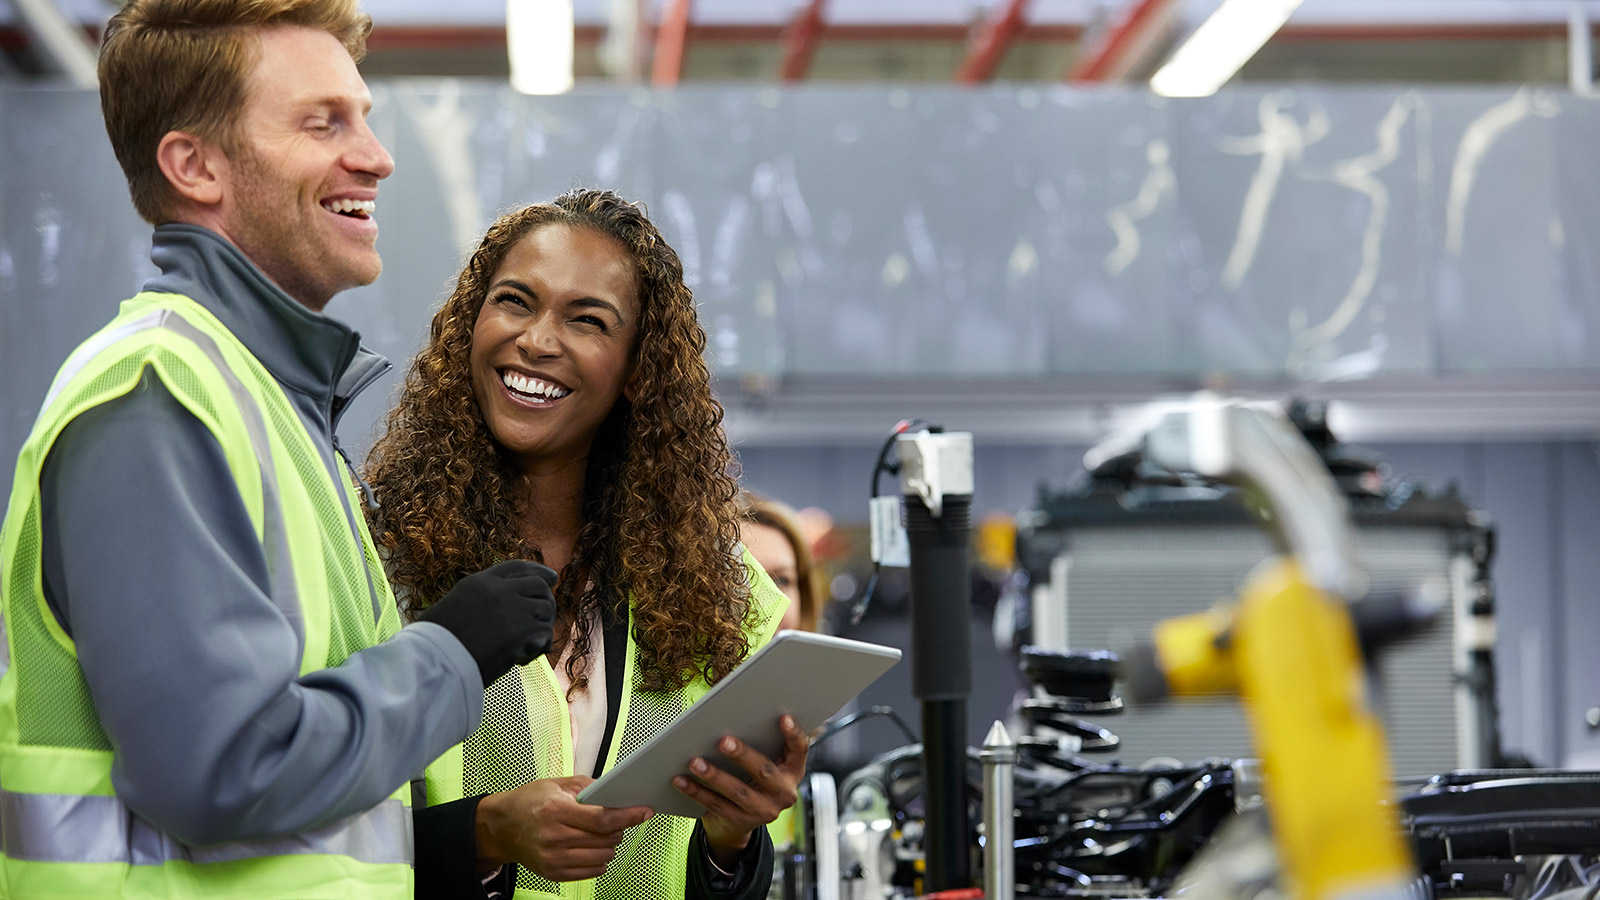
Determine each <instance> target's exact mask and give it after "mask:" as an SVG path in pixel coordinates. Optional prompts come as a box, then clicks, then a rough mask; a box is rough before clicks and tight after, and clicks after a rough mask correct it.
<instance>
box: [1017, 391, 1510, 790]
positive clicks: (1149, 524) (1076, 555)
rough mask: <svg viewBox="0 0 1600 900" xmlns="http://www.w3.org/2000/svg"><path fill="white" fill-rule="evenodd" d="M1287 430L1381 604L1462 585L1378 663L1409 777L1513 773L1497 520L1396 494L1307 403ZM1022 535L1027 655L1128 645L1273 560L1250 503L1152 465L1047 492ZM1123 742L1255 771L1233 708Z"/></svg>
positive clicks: (1097, 473) (1143, 724)
mask: <svg viewBox="0 0 1600 900" xmlns="http://www.w3.org/2000/svg"><path fill="white" fill-rule="evenodd" d="M1288 421H1289V422H1290V423H1292V424H1293V426H1294V427H1295V428H1296V429H1297V430H1298V432H1299V433H1300V434H1301V435H1302V436H1303V437H1304V438H1305V440H1306V442H1307V443H1308V445H1309V446H1310V447H1311V448H1313V449H1314V450H1315V452H1316V455H1317V457H1318V459H1319V460H1320V463H1321V465H1323V466H1325V467H1326V470H1327V471H1328V472H1329V473H1330V475H1331V476H1332V478H1333V482H1334V484H1336V485H1337V487H1338V491H1339V493H1340V495H1341V496H1342V497H1343V500H1344V502H1345V503H1346V504H1348V507H1349V510H1350V516H1351V518H1352V520H1353V521H1354V523H1355V538H1354V539H1355V545H1354V548H1353V551H1354V554H1355V555H1356V556H1357V557H1358V558H1359V559H1360V560H1361V562H1362V566H1363V568H1364V570H1365V572H1366V577H1367V579H1368V583H1369V585H1370V590H1371V591H1372V592H1373V593H1375V594H1379V595H1383V594H1389V595H1396V594H1404V592H1406V591H1407V590H1409V589H1411V588H1412V587H1414V586H1416V585H1419V584H1422V583H1425V582H1437V583H1439V584H1441V585H1448V595H1449V596H1448V599H1449V603H1448V606H1447V608H1446V609H1445V610H1444V611H1443V612H1442V615H1441V621H1440V623H1439V626H1438V627H1436V628H1435V629H1433V630H1432V631H1430V632H1428V633H1427V634H1424V635H1422V636H1419V637H1417V638H1415V639H1413V640H1410V641H1408V642H1407V643H1405V644H1403V645H1400V646H1397V647H1395V648H1393V649H1392V650H1390V651H1388V652H1386V653H1385V654H1384V655H1383V656H1382V657H1381V658H1380V659H1379V660H1378V661H1377V662H1376V666H1377V673H1376V674H1377V679H1376V681H1377V684H1378V686H1379V694H1378V702H1379V703H1380V704H1381V705H1382V708H1383V711H1384V715H1385V717H1386V720H1387V722H1388V728H1389V731H1390V736H1391V739H1392V742H1393V746H1394V748H1395V749H1394V766H1395V769H1396V771H1397V772H1399V773H1401V774H1404V775H1424V774H1430V773H1433V772H1440V771H1445V770H1448V769H1454V768H1479V767H1494V766H1501V765H1504V764H1506V762H1507V756H1506V754H1505V751H1504V750H1503V749H1502V748H1501V746H1500V741H1499V735H1498V726H1497V722H1498V717H1497V714H1496V710H1495V678H1494V666H1493V663H1492V659H1491V651H1492V649H1493V634H1494V592H1493V585H1492V583H1491V580H1490V575H1489V572H1490V564H1491V562H1492V560H1493V552H1494V531H1493V528H1492V526H1491V525H1490V523H1489V520H1488V517H1487V516H1486V515H1485V514H1483V513H1482V512H1481V511H1479V510H1475V509H1473V508H1472V507H1470V506H1469V505H1468V504H1467V503H1466V501H1465V500H1463V499H1462V498H1461V497H1460V496H1459V494H1457V493H1455V492H1454V491H1446V492H1442V493H1430V492H1429V491H1428V490H1427V489H1426V488H1424V487H1422V486H1420V485H1415V484H1411V483H1407V482H1403V481H1400V482H1396V481H1386V480H1385V479H1384V478H1383V477H1382V475H1381V474H1380V466H1381V462H1382V461H1381V459H1379V458H1378V457H1377V455H1376V454H1374V453H1372V452H1371V451H1368V450H1365V449H1363V448H1360V447H1355V446H1351V445H1348V444H1344V443H1342V442H1340V441H1338V440H1337V439H1336V438H1335V436H1334V435H1333V433H1332V431H1331V430H1330V428H1329V426H1328V423H1327V416H1326V406H1325V404H1322V403H1320V402H1316V401H1297V402H1295V403H1293V404H1292V405H1291V406H1290V408H1289V410H1288ZM1018 519H1019V522H1020V525H1019V534H1018V547H1019V560H1020V565H1021V567H1022V569H1023V571H1024V572H1025V573H1026V575H1027V592H1028V597H1029V602H1028V604H1027V605H1026V606H1024V607H1019V608H1018V609H1017V613H1018V615H1019V616H1020V618H1021V624H1019V625H1018V627H1017V628H1016V637H1015V639H1014V640H1015V641H1016V643H1017V645H1018V646H1021V645H1022V644H1025V643H1026V644H1032V645H1035V646H1039V647H1045V648H1054V649H1060V650H1066V649H1070V648H1075V647H1104V646H1116V645H1120V644H1122V643H1125V642H1126V640H1127V638H1128V637H1129V636H1131V635H1133V634H1136V633H1140V632H1141V631H1142V630H1143V629H1144V628H1146V627H1148V624H1149V623H1150V622H1151V621H1155V620H1158V619H1163V618H1168V617H1173V616H1179V615H1183V614H1185V613H1188V612H1192V611H1194V610H1197V609H1204V608H1206V607H1208V606H1210V605H1211V604H1213V603H1214V602H1216V601H1217V600H1218V599H1220V598H1222V597H1226V596H1231V595H1232V593H1233V591H1234V587H1235V586H1236V585H1237V584H1239V583H1240V582H1241V581H1242V580H1243V579H1244V578H1245V577H1246V576H1247V575H1248V574H1249V573H1250V572H1251V570H1252V569H1254V568H1255V566H1256V565H1257V564H1258V563H1259V562H1260V561H1261V560H1262V559H1263V558H1265V557H1266V556H1268V555H1269V554H1270V553H1272V552H1273V551H1274V547H1273V543H1272V537H1271V535H1270V534H1269V533H1267V532H1264V531H1262V529H1261V528H1259V527H1257V525H1256V524H1255V522H1254V516H1253V515H1252V510H1251V501H1250V498H1249V497H1248V494H1247V492H1246V491H1244V490H1242V489H1241V488H1238V487H1235V486H1228V485H1218V484H1215V483H1207V482H1203V481H1201V480H1198V479H1194V478H1192V477H1185V476H1181V475H1175V474H1173V473H1172V472H1170V471H1168V470H1165V469H1162V468H1160V467H1158V466H1155V465H1152V464H1151V463H1149V461H1148V460H1145V459H1144V458H1142V457H1138V458H1134V457H1119V458H1111V459H1107V460H1104V461H1103V462H1101V463H1100V464H1099V465H1098V467H1097V468H1095V469H1094V470H1093V471H1092V472H1089V473H1088V474H1087V477H1086V478H1084V479H1083V480H1082V481H1081V482H1080V483H1079V484H1078V486H1076V487H1074V488H1069V489H1067V490H1063V491H1051V490H1043V491H1041V496H1040V499H1039V502H1038V504H1037V506H1036V507H1034V508H1033V509H1030V510H1027V511H1025V512H1023V513H1022V514H1021V515H1020V516H1019V517H1018ZM1117 733H1118V736H1119V737H1120V738H1121V740H1122V748H1123V749H1122V752H1123V753H1125V754H1127V755H1128V756H1129V757H1131V758H1140V757H1142V756H1153V755H1158V754H1160V755H1169V756H1176V757H1179V758H1182V759H1201V758H1205V757H1208V756H1224V757H1239V756H1249V755H1251V754H1250V735H1249V730H1248V728H1247V727H1246V723H1245V719H1244V715H1243V712H1242V710H1241V709H1240V707H1239V705H1238V702H1237V701H1236V700H1233V699H1230V698H1225V697H1218V698H1215V699H1209V700H1206V701H1203V702H1195V703H1186V704H1173V705H1168V706H1163V707H1161V708H1159V709H1139V708H1134V709H1130V710H1129V711H1128V712H1127V713H1126V714H1125V715H1124V716H1122V718H1121V719H1119V721H1118V723H1117Z"/></svg>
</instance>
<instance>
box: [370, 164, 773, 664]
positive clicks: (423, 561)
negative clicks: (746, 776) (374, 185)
mask: <svg viewBox="0 0 1600 900" xmlns="http://www.w3.org/2000/svg"><path fill="white" fill-rule="evenodd" d="M554 223H560V224H565V225H569V226H572V227H576V228H588V229H593V230H594V231H596V232H599V233H601V234H604V235H607V236H609V237H611V238H612V239H613V240H615V241H616V242H617V243H618V244H620V245H621V246H622V247H623V248H625V249H626V250H627V252H628V254H629V255H630V256H631V257H632V259H633V262H634V274H635V283H636V285H637V287H638V293H639V306H640V319H639V329H638V332H637V337H636V338H635V341H634V346H633V349H632V351H631V364H632V366H633V371H634V382H633V384H634V399H633V400H632V402H631V403H630V402H629V401H628V400H627V399H625V398H620V397H619V398H618V400H617V404H616V406H615V407H613V408H612V410H611V414H610V415H609V416H608V417H607V418H606V420H605V422H604V423H603V424H602V425H601V427H600V430H599V433H597V434H596V435H595V439H594V446H593V449H592V450H591V452H590V455H589V463H588V469H587V473H586V475H585V482H584V493H583V508H582V520H581V521H582V524H581V526H580V528H579V531H578V539H577V545H576V548H575V550H574V553H573V558H572V562H571V563H570V564H568V565H567V567H566V569H565V570H563V571H562V572H561V573H560V574H561V581H560V584H559V586H558V587H557V589H556V604H557V607H558V609H560V610H561V611H562V612H563V613H567V614H570V615H572V616H573V617H574V618H575V621H576V623H577V633H576V635H575V636H574V639H573V641H574V642H573V647H572V655H571V657H570V659H569V661H568V665H567V673H568V675H569V677H570V678H571V679H572V682H573V685H574V688H575V689H576V688H579V687H581V686H582V685H583V684H585V683H587V672H588V668H587V665H586V663H587V659H588V655H589V649H590V646H591V641H592V640H595V639H598V638H597V636H594V635H591V634H590V633H589V631H590V627H589V623H590V618H591V614H592V612H593V611H594V610H595V609H597V608H603V609H606V610H607V612H608V613H609V614H612V615H618V616H620V615H623V614H625V611H626V609H627V608H628V606H629V604H630V603H631V608H632V614H633V619H632V630H633V636H634V639H635V641H637V643H638V645H639V650H640V660H641V671H642V673H643V684H642V685H641V686H642V687H643V688H644V689H646V690H656V691H659V690H667V689H671V688H676V687H681V686H682V685H684V684H685V683H687V682H688V681H689V680H690V679H691V678H693V677H694V676H695V675H700V676H703V677H705V678H706V680H707V681H709V682H713V683H714V682H716V681H717V680H719V679H721V678H722V677H724V676H725V675H727V674H728V672H730V671H731V670H732V669H733V667H734V666H736V665H738V664H739V662H740V660H742V659H743V658H744V657H745V655H746V654H747V653H748V652H749V649H750V648H749V642H748V640H747V639H746V638H745V634H744V628H743V626H744V624H745V621H746V618H747V617H748V616H750V615H751V602H750V588H749V585H748V584H747V582H746V576H745V569H744V566H743V563H742V561H741V559H740V558H739V556H738V555H736V551H735V548H736V547H737V546H738V538H739V528H738V512H737V509H736V506H735V504H734V498H735V497H736V495H737V494H738V486H737V483H736V481H735V480H734V477H733V475H732V473H731V471H730V469H731V457H730V453H729V450H728V443H727V439H726V437H725V436H724V435H723V431H722V407H721V406H720V405H719V404H718V403H717V401H716V400H715V399H714V398H713V397H712V396H711V376H710V372H709V371H708V370H707V368H706V363H705V360H704V352H705V344H706V336H705V330H704V329H702V328H701V327H700V323H699V321H698V319H697V318H696V317H695V309H694V302H693V298H692V296H691V295H690V292H689V289H688V287H686V286H685V285H684V283H683V264H682V263H681V262H680V261H679V259H678V254H677V253H676V252H675V251H674V250H673V249H672V248H671V247H669V246H667V242H666V241H665V240H664V239H663V238H662V237H661V233H660V232H659V231H657V230H656V227H655V226H654V225H653V224H651V222H650V220H649V219H648V218H646V217H645V214H644V212H643V210H642V209H641V208H640V207H639V206H636V205H634V204H632V203H629V202H628V201H626V200H623V199H622V198H621V197H619V196H617V195H616V194H614V193H612V192H610V191H595V190H577V191H569V192H568V193H565V194H562V195H561V196H560V197H558V198H556V199H555V200H554V201H553V202H551V203H544V204H535V205H533V206H529V207H526V208H523V209H520V210H517V211H515V212H512V213H507V214H506V215H503V216H501V217H500V218H499V219H498V220H496V221H495V223H494V224H493V225H491V226H490V227H489V230H488V232H487V233H486V234H485V235H484V237H483V241H482V243H480V244H479V245H478V249H477V250H476V251H475V252H474V253H473V254H472V257H471V259H469V260H468V261H467V265H466V268H465V269H463V270H462V272H461V276H460V278H459V279H458V280H457V282H456V287H455V290H454V291H453V292H452V293H451V294H450V296H449V298H448V299H446V300H445V302H444V305H443V306H442V307H440V309H439V311H438V313H436V314H435V315H434V317H433V326H432V329H431V331H430V337H429V340H428V345H427V346H426V347H425V348H423V350H422V352H421V353H419V354H417V357H416V359H415V360H413V361H412V364H411V370H410V372H408V373H407V375H406V381H405V387H404V390H403V392H402V394H401V397H400V402H399V405H397V406H396V407H395V409H394V410H393V412H391V413H390V414H389V421H388V431H387V433H386V434H385V435H384V436H383V437H382V438H381V439H380V440H379V441H378V443H377V444H376V445H375V446H374V447H373V449H372V453H371V454H370V455H369V457H368V459H367V476H368V478H369V479H370V480H371V482H372V485H373V487H374V488H375V489H376V491H377V495H378V498H379V502H380V503H381V506H380V507H379V508H378V509H376V510H373V511H371V512H370V513H369V516H370V518H371V521H372V526H373V533H374V535H375V536H376V539H377V541H378V543H379V544H380V545H381V546H383V547H384V548H386V550H387V551H388V555H389V565H390V577H391V579H392V580H393V581H394V583H395V585H396V587H397V588H398V589H399V593H400V594H401V596H402V597H403V598H405V605H406V609H407V612H408V614H411V615H415V614H416V612H418V611H420V610H421V609H424V608H426V607H427V606H428V605H429V604H431V603H432V602H433V601H434V600H436V599H438V598H439V597H442V596H444V594H445V592H447V591H448V590H449V589H450V588H451V587H452V586H453V585H454V584H455V583H456V581H457V580H458V579H460V578H461V577H463V576H465V575H470V574H472V573H473V572H476V571H479V570H480V569H484V568H487V567H489V566H491V565H493V564H494V563H496V562H498V561H500V560H504V559H516V558H533V559H542V554H541V553H540V551H539V548H538V547H534V546H530V545H529V544H528V543H526V542H525V541H524V540H523V539H522V537H521V536H520V535H521V528H520V527H519V523H521V522H522V521H523V519H524V516H525V509H524V508H523V505H522V504H523V502H524V499H523V496H522V491H521V478H522V476H521V470H520V468H519V467H518V466H517V465H516V463H515V461H514V460H513V458H512V457H511V455H510V453H509V452H508V451H507V450H506V449H505V448H504V447H502V446H501V445H500V443H499V442H498V441H496V440H495V439H494V437H493V436H492V435H491V434H490V433H489V429H488V427H487V426H486V425H485V424H484V419H483V415H482V414H481V413H480V412H479V409H478V401H477V398H476V396H475V395H474V393H473V389H472V375H471V372H470V370H469V366H468V356H469V354H470V351H471V346H472V332H473V328H474V326H475V324H476V323H477V319H478V311H479V310H480V309H481V308H482V306H483V303H484V300H485V298H486V295H487V293H488V287H489V281H490V279H491V278H493V276H494V273H495V271H496V270H497V269H498V268H499V267H500V264H501V262H502V261H503V260H504V259H505V256H506V254H507V253H508V252H509V251H510V249H511V248H512V246H513V245H515V244H516V243H517V242H518V241H519V240H521V239H522V238H523V237H525V236H526V235H528V234H530V233H532V232H533V231H534V230H535V229H538V228H541V227H543V226H545V225H549V224H554ZM586 588H587V589H586Z"/></svg>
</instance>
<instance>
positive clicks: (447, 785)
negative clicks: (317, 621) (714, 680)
mask: <svg viewBox="0 0 1600 900" xmlns="http://www.w3.org/2000/svg"><path fill="white" fill-rule="evenodd" d="M744 564H745V570H746V572H747V574H748V577H749V583H750V585H751V606H752V608H753V612H752V616H751V618H750V620H747V622H748V623H749V624H747V625H746V636H747V638H748V639H749V641H750V649H751V651H752V652H753V651H755V650H756V649H757V648H758V647H760V646H762V645H763V644H765V643H767V642H768V641H770V640H771V639H772V635H773V633H774V632H775V631H777V629H778V624H779V622H780V621H781V620H782V619H783V612H784V609H785V608H786V607H787V606H788V604H789V598H788V597H785V596H784V595H783V592H781V591H779V590H778V588H777V586H776V585H774V584H773V583H772V579H770V578H768V577H767V573H766V572H765V571H764V570H763V569H762V568H761V566H759V565H757V564H756V561H755V559H753V558H752V557H751V556H750V554H749V553H748V552H746V553H745V554H744ZM627 633H628V649H627V657H626V659H625V660H624V662H623V669H622V671H623V672H624V673H625V678H626V681H625V682H624V684H623V686H622V691H621V698H622V699H621V708H620V709H618V710H617V727H616V728H615V729H614V730H613V733H612V736H611V744H610V746H608V747H605V748H603V749H602V753H603V754H604V759H605V765H604V766H603V767H602V768H603V769H610V768H611V767H612V766H613V765H615V764H616V762H617V761H618V760H620V759H622V758H624V757H626V756H628V755H629V754H630V753H632V752H633V751H635V750H637V749H638V748H639V747H640V745H642V744H643V743H644V742H645V741H647V740H649V739H650V738H652V737H654V736H655V735H656V734H657V733H658V732H660V731H661V730H662V729H663V728H665V727H666V726H667V725H668V724H669V723H671V722H672V721H673V720H674V719H676V718H677V717H678V716H680V715H682V714H683V712H684V710H686V709H688V708H689V704H691V703H693V702H695V701H696V700H698V699H700V698H701V697H703V696H705V693H706V691H708V690H710V689H711V687H710V685H708V684H706V682H705V680H704V679H702V678H695V679H693V680H691V681H690V682H689V683H687V684H685V685H684V686H683V687H681V688H678V689H677V690H671V691H664V692H655V691H643V690H639V689H638V688H637V687H636V685H638V684H639V680H640V668H639V648H638V647H637V646H636V645H635V643H634V640H633V629H632V628H629V629H627ZM773 727H774V728H776V727H777V722H776V721H774V722H773ZM572 774H574V773H573V760H572V719H571V716H570V715H569V713H568V710H567V699H566V696H565V695H564V694H563V693H562V691H561V685H560V683H559V682H558V681H557V680H556V674H555V671H554V670H553V669H552V668H551V667H550V663H549V661H548V660H547V659H546V658H545V657H540V658H538V659H536V660H534V661H533V662H532V663H530V664H528V665H526V666H520V667H518V668H515V669H512V670H511V671H510V672H507V673H506V674H505V675H504V676H502V677H501V678H499V679H498V680H496V681H495V683H494V684H492V685H490V686H489V689H488V691H487V692H486V694H485V697H484V708H483V725H482V726H481V727H480V728H479V729H478V732H477V734H474V735H473V736H472V737H470V738H468V739H467V741H466V743H465V744H457V745H456V746H454V747H452V748H450V750H448V751H446V752H445V754H444V756H442V757H440V758H439V759H438V760H436V761H435V762H434V763H433V764H432V765H430V766H428V770H427V779H426V780H427V797H428V804H429V805H430V806H431V805H434V804H439V803H446V802H449V801H451V800H459V799H460V798H462V797H466V796H476V795H478V794H483V793H492V792H496V791H504V790H510V789H512V788H515V787H518V786H520V785H522V784H525V783H527V782H529V781H533V780H536V779H539V778H559V777H565V776H569V775H572ZM583 774H588V773H583ZM694 824H695V820H694V819H685V818H683V817H681V816H672V815H667V814H665V813H657V814H656V815H654V816H651V817H650V818H649V819H647V820H645V822H644V823H643V824H641V825H636V826H634V827H633V828H630V829H628V830H627V831H626V832H624V836H623V839H622V843H621V844H619V845H618V846H617V855H616V858H615V859H613V860H612V861H611V863H610V864H609V865H607V866H606V871H605V874H603V875H601V876H600V877H599V878H591V879H588V880H585V881H569V882H563V883H557V882H554V881H550V880H548V879H545V878H541V877H539V876H538V875H535V874H534V873H532V872H530V871H528V870H527V869H526V868H525V867H521V866H519V867H518V868H517V886H516V897H517V898H519V900H529V898H547V900H548V898H562V900H683V891H684V882H685V880H686V873H685V870H684V860H685V859H687V856H688V850H689V839H690V838H691V837H692V836H693V835H694Z"/></svg>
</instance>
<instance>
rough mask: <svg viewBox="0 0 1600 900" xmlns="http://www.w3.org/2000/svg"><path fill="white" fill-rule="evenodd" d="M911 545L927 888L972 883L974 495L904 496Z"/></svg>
mask: <svg viewBox="0 0 1600 900" xmlns="http://www.w3.org/2000/svg"><path fill="white" fill-rule="evenodd" d="M903 499H904V502H905V518H906V537H907V539H908V542H909V544H910V550H911V559H910V562H911V567H910V575H911V688H912V692H913V693H914V694H915V695H916V697H917V699H918V700H920V701H921V702H922V778H923V784H922V789H923V799H924V801H925V803H926V808H927V833H926V835H925V840H924V848H925V850H926V853H927V872H926V875H925V877H924V881H923V890H924V892H932V891H942V890H947V889H951V888H965V887H969V886H971V884H972V866H971V855H970V849H969V843H970V841H971V833H972V829H971V823H970V822H969V821H968V812H967V752H966V751H967V696H968V695H969V694H971V692H972V642H971V637H972V635H971V632H972V617H971V611H972V583H971V581H970V580H969V579H970V575H969V573H968V561H967V548H968V545H969V543H970V540H971V534H972V496H971V495H970V494H968V495H951V494H946V495H944V496H943V498H942V507H943V509H942V510H941V514H940V515H939V517H938V518H935V517H934V516H933V515H932V513H931V512H929V510H928V508H927V506H926V505H925V504H924V503H923V501H922V499H921V498H919V497H914V496H907V497H904V498H903Z"/></svg>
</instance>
